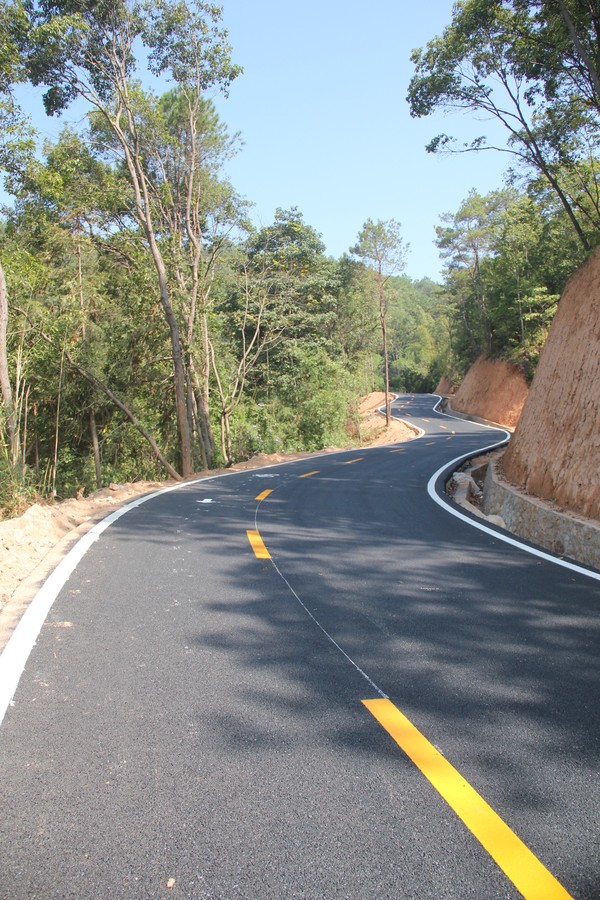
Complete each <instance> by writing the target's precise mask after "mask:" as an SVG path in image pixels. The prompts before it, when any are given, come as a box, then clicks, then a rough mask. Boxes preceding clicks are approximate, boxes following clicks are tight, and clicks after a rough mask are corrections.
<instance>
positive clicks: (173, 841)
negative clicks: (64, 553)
mask: <svg viewBox="0 0 600 900" xmlns="http://www.w3.org/2000/svg"><path fill="white" fill-rule="evenodd" d="M434 402H435V401H434V399H432V397H430V396H429V397H423V396H404V397H401V398H400V399H399V400H398V401H397V402H396V403H395V404H394V412H395V414H397V415H400V416H402V417H405V418H407V419H408V420H409V421H413V422H414V423H415V424H418V425H419V426H420V427H421V428H423V429H424V431H425V435H424V436H423V437H422V438H420V439H419V440H415V441H412V442H410V443H407V444H398V445H393V446H386V447H377V448H371V449H368V450H364V451H356V450H354V451H350V452H344V453H336V454H331V455H325V456H322V457H318V458H311V459H305V460H300V461H297V462H295V463H293V464H286V465H280V466H276V467H272V468H269V469H260V470H250V471H244V472H239V473H238V472H236V473H232V474H230V475H228V476H226V477H221V478H215V479H211V480H203V481H201V482H198V483H195V484H188V485H185V486H184V487H182V488H180V489H178V490H175V491H171V492H169V493H163V494H161V495H159V496H157V497H155V498H154V499H151V500H148V501H147V502H145V503H143V504H142V505H141V506H138V507H137V508H135V509H132V510H131V511H129V512H128V513H127V514H126V515H123V516H122V517H121V518H120V519H118V521H116V522H115V523H114V524H113V525H112V526H111V527H109V528H108V529H107V530H106V531H105V532H104V533H103V534H102V535H101V537H100V539H99V540H98V541H97V542H96V543H95V544H94V545H93V546H92V547H91V549H90V550H89V551H88V552H87V554H86V555H85V556H84V557H83V559H82V561H81V562H80V563H79V565H78V566H77V568H76V570H75V572H74V573H73V574H72V576H71V577H70V579H69V580H68V582H67V584H66V585H65V587H64V588H63V590H62V591H61V592H60V594H59V596H58V597H57V599H56V601H55V603H54V606H53V607H52V610H51V612H50V614H49V615H48V618H47V620H46V623H45V625H44V626H43V628H42V631H41V633H40V636H39V639H38V641H37V644H36V646H35V647H34V649H33V650H32V652H31V655H30V657H29V660H28V662H27V665H26V668H25V671H24V673H23V675H22V677H21V681H20V683H19V687H18V689H17V691H16V694H15V697H14V704H13V705H12V706H11V707H10V708H9V709H8V711H7V714H6V717H5V719H4V722H3V723H2V726H1V727H0V804H1V806H0V809H1V825H0V860H1V866H0V898H8V900H14V898H21V897H40V898H44V900H48V898H58V897H60V898H63V897H73V898H97V897H98V898H138V897H140V898H146V897H148V898H153V897H194V898H213V897H214V898H230V897H231V898H237V897H239V898H291V897H301V898H404V897H410V898H436V900H440V898H463V897H473V898H478V900H479V898H491V897H498V898H507V897H508V898H511V897H518V896H520V895H519V893H518V891H517V890H516V888H515V887H514V886H513V884H512V883H511V881H510V880H509V879H508V878H507V877H506V876H505V874H504V873H503V872H502V871H501V870H500V868H498V866H497V865H496V863H495V862H494V861H493V860H492V858H491V857H490V856H489V855H488V853H487V852H486V851H485V850H484V849H483V848H482V846H481V845H480V844H479V842H478V841H477V840H476V839H475V838H474V837H473V835H472V834H471V833H470V831H469V830H468V829H467V828H466V827H465V826H464V825H463V823H462V822H461V821H460V820H459V819H458V818H457V816H456V815H455V814H454V813H453V812H452V810H451V809H450V808H449V807H448V806H447V804H446V802H445V801H444V800H443V799H442V798H441V797H440V795H439V794H438V793H437V792H436V791H435V790H434V789H433V787H432V786H431V785H430V784H429V782H428V781H427V780H426V779H425V778H424V776H423V775H422V774H421V773H420V772H419V770H418V769H417V768H416V767H415V766H414V764H413V763H412V762H411V761H410V760H409V759H408V757H407V756H406V755H405V754H404V753H403V751H402V750H401V749H400V748H399V747H398V746H397V744H396V743H394V741H393V740H392V739H391V738H390V736H389V735H388V734H387V732H385V731H384V730H383V728H382V727H381V726H380V725H379V724H378V722H377V721H376V720H375V719H374V718H373V716H372V715H371V714H370V713H369V712H368V710H367V709H366V708H365V707H364V705H363V704H362V703H361V700H364V699H372V698H375V697H378V696H381V694H386V695H389V697H390V698H391V700H392V701H393V703H394V704H395V705H396V706H397V707H398V709H400V710H401V711H402V712H403V713H404V714H405V715H406V716H408V718H409V719H410V720H411V721H412V722H413V723H414V724H415V725H416V726H417V728H418V729H419V730H420V731H421V732H422V733H423V734H424V735H425V736H426V737H427V738H428V739H429V741H431V743H432V744H434V745H435V746H436V747H437V748H438V749H439V750H440V751H441V752H442V753H443V754H444V756H445V757H446V758H447V759H448V760H449V761H450V762H451V763H452V764H453V765H454V766H455V767H456V768H457V769H458V770H459V771H460V773H461V774H462V775H463V776H464V778H465V779H466V780H467V781H468V782H469V783H470V784H471V785H472V786H473V787H474V788H475V789H476V790H477V791H478V792H479V793H480V794H481V795H482V796H483V797H484V799H485V800H486V801H487V802H488V803H489V804H490V806H491V807H492V808H493V809H494V810H495V811H496V812H497V813H498V814H499V815H500V816H501V817H502V819H503V820H504V821H505V822H506V823H507V824H508V825H509V826H510V828H511V829H512V830H513V831H514V832H516V834H517V835H518V836H519V837H520V838H521V840H522V841H524V843H525V844H526V845H527V846H528V847H529V849H530V850H531V851H532V852H533V853H534V854H535V856H536V857H537V858H538V859H539V860H541V862H542V863H543V864H544V866H546V867H547V868H548V869H549V870H550V871H551V872H552V873H553V875H554V876H556V878H557V879H558V880H559V881H560V882H561V884H562V885H563V886H564V887H565V888H566V890H567V891H568V892H569V893H570V894H572V896H574V897H577V898H591V897H598V896H600V847H599V836H600V821H599V819H600V788H599V783H598V769H599V767H598V756H599V740H598V738H599V731H600V729H599V725H600V712H599V708H598V683H599V678H598V676H599V661H600V641H599V630H600V628H599V624H600V617H599V615H598V613H599V604H600V583H599V582H598V581H596V580H593V579H591V578H589V577H587V576H586V575H585V574H582V573H579V572H577V571H573V570H569V569H565V568H561V567H559V566H558V565H556V564H554V563H552V562H548V561H545V560H544V559H541V558H538V557H536V556H532V555H530V554H529V553H527V552H526V551H524V550H521V549H518V548H514V547H512V546H510V545H508V544H506V543H503V542H502V541H501V540H499V539H498V538H497V537H495V536H494V535H493V534H492V535H490V534H486V533H483V532H481V531H478V530H475V529H473V528H472V527H471V526H470V525H469V524H467V523H466V522H463V521H461V520H460V519H458V518H455V517H454V516H453V515H451V514H450V513H449V512H448V511H447V510H444V509H440V507H439V506H438V505H436V503H434V502H433V500H432V499H431V497H430V496H428V494H427V483H428V481H429V479H430V477H431V475H432V473H433V472H435V471H436V470H437V469H438V468H439V467H440V466H442V465H443V464H444V463H445V462H449V461H450V460H453V459H454V458H456V457H457V456H460V455H462V454H463V453H464V454H466V453H472V452H475V451H476V450H477V448H479V447H484V446H489V445H490V444H493V443H494V442H496V441H498V440H501V439H502V437H503V434H502V432H494V431H490V430H489V429H484V428H483V427H481V426H480V425H476V424H474V423H470V422H465V421H458V420H455V419H449V418H446V417H443V416H442V415H441V414H438V413H436V412H433V411H432V406H433V403H434ZM308 473H313V474H308ZM305 475H306V476H307V477H301V476H305ZM266 490H270V491H272V493H270V494H269V495H268V496H266V497H265V499H263V500H257V499H256V498H257V496H258V495H260V494H261V493H262V492H264V491H266ZM207 501H210V502H207ZM247 529H258V531H259V532H260V535H261V537H262V539H263V541H264V544H265V545H266V547H267V549H268V551H269V552H270V554H271V557H272V559H258V558H256V557H255V555H254V553H253V551H252V549H251V546H250V544H249V541H248V538H247V536H246V531H247ZM342 651H343V652H342Z"/></svg>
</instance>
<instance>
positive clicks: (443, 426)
mask: <svg viewBox="0 0 600 900" xmlns="http://www.w3.org/2000/svg"><path fill="white" fill-rule="evenodd" d="M440 428H444V429H445V430H446V431H448V426H447V425H440Z"/></svg>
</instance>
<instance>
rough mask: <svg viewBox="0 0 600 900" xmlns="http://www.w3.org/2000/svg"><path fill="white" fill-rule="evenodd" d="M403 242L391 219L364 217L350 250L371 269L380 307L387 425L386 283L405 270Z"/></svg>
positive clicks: (388, 405) (389, 416)
mask: <svg viewBox="0 0 600 900" xmlns="http://www.w3.org/2000/svg"><path fill="white" fill-rule="evenodd" d="M407 250H408V245H406V244H405V243H404V241H403V239H402V237H401V235H400V224H399V223H398V222H396V221H395V220H394V219H390V220H389V221H387V222H382V221H381V219H379V220H378V221H377V222H373V220H372V219H367V221H366V222H365V224H364V225H363V227H362V229H361V231H360V232H359V234H358V241H357V243H356V244H355V246H354V247H352V248H351V249H350V252H351V253H352V254H353V255H354V256H358V257H359V259H361V260H362V261H363V262H364V263H365V265H367V266H368V267H369V268H370V269H372V270H373V272H374V276H375V290H376V297H377V307H378V310H379V323H380V325H381V336H382V344H383V365H384V376H385V420H386V425H389V424H390V419H391V402H390V367H389V354H388V338H387V313H388V294H387V290H386V288H387V284H388V281H389V279H390V277H391V276H392V275H398V274H400V272H402V270H403V269H404V265H405V258H406V253H407Z"/></svg>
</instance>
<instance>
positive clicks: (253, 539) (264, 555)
mask: <svg viewBox="0 0 600 900" xmlns="http://www.w3.org/2000/svg"><path fill="white" fill-rule="evenodd" d="M246 534H247V535H248V540H249V541H250V546H251V547H252V549H253V550H254V555H255V556H256V558H257V559H271V554H270V553H269V551H268V550H267V548H266V547H265V545H264V544H263V539H262V538H261V536H260V534H259V533H258V531H251V530H248V531H246Z"/></svg>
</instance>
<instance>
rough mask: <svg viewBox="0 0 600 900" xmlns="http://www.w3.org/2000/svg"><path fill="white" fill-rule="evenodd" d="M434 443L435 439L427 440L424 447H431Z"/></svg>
mask: <svg viewBox="0 0 600 900" xmlns="http://www.w3.org/2000/svg"><path fill="white" fill-rule="evenodd" d="M434 444H435V441H427V443H426V444H425V446H426V447H433V445H434Z"/></svg>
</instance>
